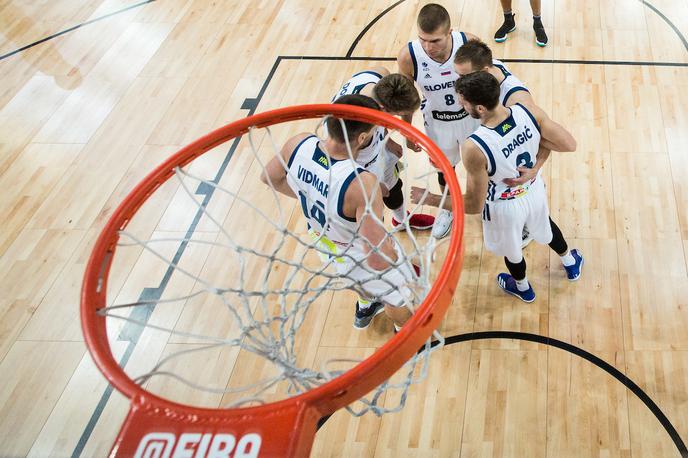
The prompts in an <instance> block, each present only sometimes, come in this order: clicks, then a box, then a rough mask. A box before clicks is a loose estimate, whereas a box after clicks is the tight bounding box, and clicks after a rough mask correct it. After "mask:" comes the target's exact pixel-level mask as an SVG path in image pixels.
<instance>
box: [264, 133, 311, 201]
mask: <svg viewBox="0 0 688 458" xmlns="http://www.w3.org/2000/svg"><path fill="white" fill-rule="evenodd" d="M309 135H310V134H309V133H301V134H298V135H295V136H293V137H292V138H290V139H289V140H287V142H286V143H285V144H284V146H283V147H282V149H281V150H280V152H279V155H277V156H275V157H273V158H272V159H270V161H269V162H268V163H267V164H266V165H265V169H264V170H263V172H262V173H261V174H260V181H262V182H263V183H265V184H266V185H268V186H272V188H273V189H274V190H275V191H277V192H281V193H282V194H284V195H285V196H289V197H293V198H296V195H295V194H294V191H292V189H291V188H290V187H289V184H288V183H287V170H286V164H287V163H288V162H289V158H290V157H291V155H292V153H293V152H294V150H295V149H296V147H297V146H298V145H299V143H301V141H303V139H304V138H306V137H308V136H309Z"/></svg>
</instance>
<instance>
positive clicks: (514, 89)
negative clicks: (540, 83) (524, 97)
mask: <svg viewBox="0 0 688 458" xmlns="http://www.w3.org/2000/svg"><path fill="white" fill-rule="evenodd" d="M518 91H526V92H527V93H530V91H529V90H528V88H526V87H523V86H514V87H512V88H511V89H509V92H507V93H506V94H505V95H504V100H502V105H506V101H507V100H509V97H511V94H513V93H515V92H518Z"/></svg>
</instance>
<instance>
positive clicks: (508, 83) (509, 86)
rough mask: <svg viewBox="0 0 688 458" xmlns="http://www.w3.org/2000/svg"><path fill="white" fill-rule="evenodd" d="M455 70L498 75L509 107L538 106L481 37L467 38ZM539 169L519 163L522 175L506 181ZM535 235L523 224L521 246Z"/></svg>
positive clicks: (514, 182) (501, 99)
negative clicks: (494, 57) (518, 105)
mask: <svg viewBox="0 0 688 458" xmlns="http://www.w3.org/2000/svg"><path fill="white" fill-rule="evenodd" d="M454 70H455V71H456V73H457V75H458V76H459V78H461V76H463V75H468V74H469V73H473V72H478V71H484V72H488V73H489V74H491V75H492V76H494V77H495V78H497V81H499V102H500V103H501V104H502V105H504V106H506V107H510V106H512V105H515V104H517V103H520V104H521V105H525V106H526V107H533V106H535V102H534V101H533V97H532V96H531V95H530V91H529V90H528V88H527V87H526V85H525V84H523V82H522V81H521V80H520V79H518V78H517V77H516V76H514V75H513V74H512V73H511V72H510V71H509V70H508V69H507V68H506V65H504V63H503V62H502V61H500V60H497V59H493V57H492V50H490V48H489V46H487V45H486V44H485V43H483V42H482V41H480V40H468V42H467V43H466V44H464V45H463V46H461V47H460V48H459V50H458V51H457V52H456V54H455V55H454ZM547 146H551V145H547V142H546V140H545V139H542V140H541V141H540V147H541V148H544V147H547ZM540 154H541V157H543V158H544V157H545V156H544V155H546V156H549V152H545V151H541V153H540ZM543 163H544V160H543ZM538 170H539V169H538ZM538 170H536V169H535V168H528V167H524V166H520V167H519V172H520V173H521V175H520V176H519V177H517V178H511V179H508V180H507V181H506V184H508V185H509V186H516V185H521V184H524V183H526V182H528V181H530V180H531V179H533V177H535V174H536V173H537V172H538ZM532 239H533V238H532V237H530V233H529V232H528V229H527V228H524V229H523V236H522V242H521V246H522V247H523V248H525V247H526V245H528V243H530V241H531V240H532Z"/></svg>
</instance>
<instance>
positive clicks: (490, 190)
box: [487, 180, 497, 202]
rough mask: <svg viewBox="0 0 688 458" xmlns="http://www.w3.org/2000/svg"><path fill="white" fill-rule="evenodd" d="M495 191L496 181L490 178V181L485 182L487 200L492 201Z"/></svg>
mask: <svg viewBox="0 0 688 458" xmlns="http://www.w3.org/2000/svg"><path fill="white" fill-rule="evenodd" d="M496 191H497V183H495V182H494V181H492V180H490V182H489V183H488V184H487V200H490V201H492V202H494V198H495V192H496Z"/></svg>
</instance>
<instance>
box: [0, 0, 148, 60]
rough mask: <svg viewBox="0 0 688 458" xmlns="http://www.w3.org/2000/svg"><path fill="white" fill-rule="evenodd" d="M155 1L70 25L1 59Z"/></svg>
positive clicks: (0, 57)
mask: <svg viewBox="0 0 688 458" xmlns="http://www.w3.org/2000/svg"><path fill="white" fill-rule="evenodd" d="M154 1H156V0H146V1H144V2H141V3H137V4H135V5H131V6H127V7H126V8H122V9H121V10H117V11H115V12H113V13H109V14H106V15H105V16H100V17H97V18H94V19H91V20H89V21H86V22H82V23H81V24H77V25H75V26H74V27H70V28H68V29H65V30H63V31H61V32H57V33H54V34H52V35H50V36H48V37H45V38H41V39H40V40H38V41H34V42H33V43H30V44H28V45H26V46H22V47H21V48H19V49H15V50H14V51H10V52H8V53H7V54H3V55H2V56H0V60H3V59H6V58H8V57H10V56H13V55H15V54H17V53H20V52H22V51H26V50H27V49H29V48H33V47H34V46H36V45H39V44H41V43H45V42H46V41H48V40H52V39H53V38H57V37H59V36H61V35H64V34H66V33H69V32H72V31H74V30H76V29H80V28H81V27H83V26H86V25H89V24H93V23H94V22H98V21H102V20H103V19H107V18H109V17H112V16H115V15H117V14H121V13H124V12H125V11H129V10H131V9H134V8H138V7H139V6H143V5H147V4H148V3H153V2H154Z"/></svg>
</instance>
